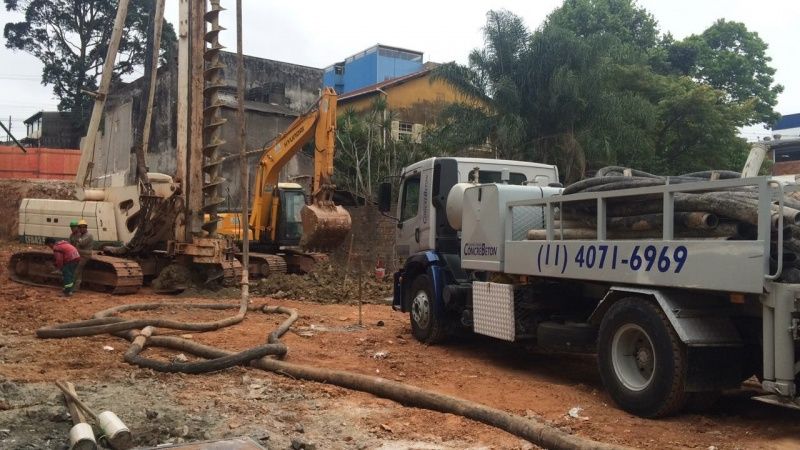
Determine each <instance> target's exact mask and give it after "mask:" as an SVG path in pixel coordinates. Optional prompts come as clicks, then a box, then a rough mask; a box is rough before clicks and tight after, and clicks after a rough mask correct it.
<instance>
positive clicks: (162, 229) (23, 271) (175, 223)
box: [9, 0, 242, 294]
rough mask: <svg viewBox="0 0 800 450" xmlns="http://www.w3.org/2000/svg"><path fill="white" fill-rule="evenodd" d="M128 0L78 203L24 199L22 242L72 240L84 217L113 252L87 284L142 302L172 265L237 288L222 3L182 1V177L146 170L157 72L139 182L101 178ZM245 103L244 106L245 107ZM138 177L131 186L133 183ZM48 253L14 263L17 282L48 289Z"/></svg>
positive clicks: (96, 265) (99, 258)
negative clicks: (151, 281)
mask: <svg viewBox="0 0 800 450" xmlns="http://www.w3.org/2000/svg"><path fill="white" fill-rule="evenodd" d="M164 1H165V0H157V2H156V7H155V14H154V18H153V21H154V22H153V23H154V26H153V27H152V29H153V30H154V32H153V35H154V36H156V37H158V38H156V37H154V38H153V42H154V45H153V46H152V47H153V49H154V51H152V52H151V54H150V55H149V58H148V59H150V62H151V63H152V61H153V58H155V61H157V59H158V53H159V52H158V49H159V47H160V43H159V41H160V27H161V23H162V22H163V10H164ZM128 3H129V0H119V5H118V10H117V16H116V20H115V25H114V30H113V32H112V37H111V41H110V43H109V48H108V54H107V57H106V62H105V66H104V70H103V74H102V78H101V82H100V86H99V88H98V91H97V92H95V93H92V96H93V97H94V99H95V103H94V108H93V111H92V116H91V119H90V122H89V127H88V130H87V134H86V136H85V137H84V139H83V140H82V143H81V151H82V152H81V161H80V165H79V168H78V172H77V175H76V180H75V182H76V200H49V199H23V201H22V203H21V205H20V228H19V235H20V239H21V240H22V241H23V242H26V243H32V244H37V243H42V242H43V241H44V239H45V238H46V237H57V238H58V237H62V238H63V237H66V235H67V234H68V228H67V224H68V223H69V221H70V220H73V219H79V218H83V219H85V220H87V222H88V223H89V229H90V231H91V232H92V233H93V234H94V235H95V238H96V240H97V241H99V242H101V243H105V244H111V243H116V244H117V245H106V246H104V247H103V248H102V250H103V251H102V252H94V253H93V255H92V257H91V259H90V260H89V262H88V263H87V265H86V268H85V269H84V274H83V279H84V285H85V286H87V287H89V288H92V289H98V290H106V291H110V292H112V293H118V294H125V293H133V292H136V291H137V290H138V288H139V287H140V286H141V285H142V283H143V280H144V279H148V278H150V277H154V276H157V275H158V274H159V273H160V272H161V270H162V269H163V268H164V267H166V266H168V265H171V264H179V265H182V266H185V267H189V268H190V270H191V272H193V273H194V274H197V273H201V274H202V275H204V276H205V277H206V279H207V280H214V279H222V280H223V281H227V282H234V280H238V277H239V276H240V274H241V264H240V263H239V262H238V261H237V260H236V259H235V258H234V252H235V249H234V247H233V245H232V241H231V240H230V239H228V238H225V237H223V236H221V235H220V234H219V233H218V232H217V226H218V222H219V221H220V220H221V219H220V216H219V214H218V211H217V208H218V206H219V205H220V204H221V203H222V202H223V196H222V194H221V188H222V186H223V183H225V179H224V178H223V177H222V175H221V173H220V168H221V163H222V161H223V158H222V157H221V156H220V152H219V149H220V146H222V145H223V144H225V142H224V141H223V140H222V138H221V128H222V127H223V126H224V125H225V119H224V118H223V117H222V113H221V108H222V101H221V99H220V95H219V94H220V90H221V89H222V88H223V87H224V86H225V85H224V82H223V70H224V69H225V67H224V66H223V64H222V63H221V62H220V57H219V54H220V51H222V49H223V48H224V47H223V46H222V45H221V44H220V39H219V37H220V33H221V32H222V31H223V30H224V28H223V27H221V26H220V24H219V16H220V13H221V12H222V11H224V8H223V7H222V5H221V4H220V0H210V2H206V1H205V0H180V3H179V14H180V22H179V40H178V102H177V103H178V104H177V116H178V121H177V148H176V161H177V170H176V173H175V175H174V177H173V176H170V175H165V174H159V173H150V172H148V171H147V166H146V156H147V155H146V152H147V141H148V139H147V136H149V129H150V126H151V123H150V120H151V114H149V113H150V112H151V111H152V105H153V97H154V95H153V93H154V90H155V82H154V79H155V77H154V76H153V75H154V72H155V70H154V69H153V68H152V67H157V64H152V67H151V68H150V70H148V64H147V63H146V64H145V66H146V67H145V70H146V73H145V79H146V80H147V79H148V75H149V76H150V79H151V81H150V82H149V88H148V89H145V91H149V92H148V94H149V99H148V102H147V111H148V115H147V119H146V120H145V124H144V129H143V130H142V131H143V132H142V135H143V136H144V138H143V139H142V143H141V145H138V146H136V148H135V150H136V161H137V167H136V171H135V173H136V180H135V182H132V183H131V182H130V181H126V180H125V179H124V178H125V177H117V178H114V177H111V181H110V184H109V185H106V186H103V183H101V182H100V179H101V178H103V179H104V180H106V181H107V180H108V177H107V175H108V174H100V176H98V174H96V173H94V169H95V163H94V159H95V155H96V147H97V135H98V129H99V126H100V123H101V120H102V117H103V111H104V107H105V102H106V98H107V96H108V92H109V86H110V82H111V77H112V71H113V67H114V62H115V59H116V55H117V51H118V48H119V42H120V38H121V35H122V32H123V27H124V23H125V18H126V16H127V9H128ZM238 101H242V99H238ZM128 178H129V177H128ZM50 259H51V254H50V253H49V252H47V251H38V250H31V251H23V252H18V253H15V254H14V255H12V258H11V262H10V270H9V273H10V274H11V277H12V279H15V280H17V281H22V282H29V283H36V284H45V283H51V284H52V283H54V282H56V281H58V279H59V276H58V275H55V274H53V273H51V272H52V271H51V270H50V269H49V268H48V264H49V261H50Z"/></svg>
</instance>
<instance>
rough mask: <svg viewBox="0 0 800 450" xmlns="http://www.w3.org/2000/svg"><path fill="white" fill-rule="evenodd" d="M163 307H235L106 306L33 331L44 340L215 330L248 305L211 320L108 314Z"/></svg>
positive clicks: (217, 305)
mask: <svg viewBox="0 0 800 450" xmlns="http://www.w3.org/2000/svg"><path fill="white" fill-rule="evenodd" d="M165 307H179V308H197V309H211V310H225V309H235V308H237V305H232V304H224V303H211V304H196V305H191V304H190V305H186V304H178V303H139V304H132V305H121V306H116V307H114V308H109V309H106V310H103V311H101V312H99V313H97V314H95V318H93V319H89V320H83V321H78V322H72V323H63V324H57V325H52V326H47V327H42V328H39V329H38V330H36V336H38V337H40V338H44V339H60V338H68V337H78V336H93V335H96V334H104V333H116V332H120V331H126V330H133V329H141V328H144V327H148V326H152V327H157V328H169V329H173V330H183V331H197V332H200V331H214V330H219V329H220V328H224V327H227V326H231V325H235V324H237V323H239V322H241V321H242V320H244V317H245V314H246V312H247V306H246V305H245V306H244V308H242V306H239V312H238V313H237V314H236V315H235V316H231V317H228V318H225V319H222V320H218V321H214V322H197V323H190V322H179V321H176V320H166V319H131V320H125V319H122V318H119V317H110V316H112V315H114V314H118V313H122V312H126V311H152V310H155V309H159V308H165Z"/></svg>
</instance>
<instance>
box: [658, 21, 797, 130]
mask: <svg viewBox="0 0 800 450" xmlns="http://www.w3.org/2000/svg"><path fill="white" fill-rule="evenodd" d="M674 46H675V47H676V48H675V49H674V50H673V51H672V53H671V55H670V57H671V61H672V63H673V65H674V66H675V67H678V68H679V69H681V71H682V72H683V73H684V74H686V75H690V76H692V77H694V78H696V79H698V80H699V81H701V82H703V83H706V84H708V85H709V86H712V87H714V88H716V89H720V90H722V91H724V92H725V93H726V94H727V98H726V100H727V101H728V102H733V103H740V104H741V103H745V102H751V101H752V102H755V108H753V110H752V115H751V116H750V117H749V118H748V119H747V123H746V124H747V125H752V124H756V123H765V124H767V125H771V124H773V123H775V122H776V121H777V120H778V118H779V114H778V113H777V112H775V110H774V109H773V108H774V107H775V105H776V104H777V103H778V94H780V93H781V92H783V86H781V85H780V84H775V83H774V82H775V78H774V75H775V69H774V68H772V67H770V66H769V62H770V61H772V58H770V57H769V56H767V54H766V51H767V48H768V46H767V44H766V43H765V42H764V41H763V40H762V39H761V38H760V37H759V36H758V33H756V32H753V31H749V30H748V29H747V27H746V26H745V25H744V24H743V23H740V22H729V21H726V20H725V19H720V20H718V21H717V22H716V23H714V25H712V26H711V27H709V28H708V29H707V30H705V31H704V32H703V33H702V34H700V35H693V36H689V37H688V38H686V39H685V40H684V41H683V42H679V43H676V44H675V45H674Z"/></svg>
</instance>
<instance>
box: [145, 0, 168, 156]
mask: <svg viewBox="0 0 800 450" xmlns="http://www.w3.org/2000/svg"><path fill="white" fill-rule="evenodd" d="M164 2H165V0H156V13H155V16H156V17H155V19H154V20H155V22H153V59H152V61H151V66H150V93H149V96H148V97H147V115H146V116H145V119H144V130H143V131H142V151H143V152H144V154H145V155H147V150H148V147H149V144H150V124H151V123H152V122H153V102H154V101H155V97H156V78H157V76H158V59H159V50H160V49H161V30H162V28H163V25H164Z"/></svg>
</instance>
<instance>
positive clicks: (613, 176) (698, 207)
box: [528, 166, 800, 282]
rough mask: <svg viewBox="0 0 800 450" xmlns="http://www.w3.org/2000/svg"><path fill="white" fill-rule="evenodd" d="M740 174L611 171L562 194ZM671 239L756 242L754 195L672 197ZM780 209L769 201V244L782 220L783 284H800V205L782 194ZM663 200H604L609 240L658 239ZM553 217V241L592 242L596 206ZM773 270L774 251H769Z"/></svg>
mask: <svg viewBox="0 0 800 450" xmlns="http://www.w3.org/2000/svg"><path fill="white" fill-rule="evenodd" d="M740 176H741V175H740V174H739V173H738V172H731V171H706V172H695V173H690V174H685V175H680V176H676V177H662V176H657V175H653V174H649V173H647V172H642V171H638V170H633V169H629V168H623V167H617V166H610V167H604V168H602V169H600V170H599V171H597V173H596V175H595V176H594V177H591V178H587V179H584V180H581V181H578V182H576V183H574V184H572V185H570V186H567V188H565V189H564V192H563V194H564V195H568V194H576V193H582V192H603V191H610V190H622V189H634V188H640V187H648V186H661V185H665V184H678V183H691V182H700V181H709V180H716V179H729V178H740ZM674 198H675V200H674V210H675V223H674V230H675V232H674V233H675V239H722V240H753V239H756V232H757V224H758V192H756V190H755V188H749V187H743V188H736V189H727V190H720V191H712V192H700V193H680V192H679V193H676V194H675V197H674ZM783 206H784V207H783V209H782V210H781V209H780V208H779V206H778V205H777V202H773V206H772V208H773V215H772V227H773V229H772V232H771V240H772V241H773V248H774V250H777V241H778V235H779V233H778V224H779V223H780V222H781V221H780V220H779V219H780V218H781V217H780V216H781V215H782V218H783V229H782V230H781V231H783V268H784V269H783V272H782V275H781V280H783V281H786V282H800V257H798V255H800V200H798V199H797V198H795V197H793V196H791V195H788V194H787V195H784V198H783ZM662 207H663V205H662V196H661V195H660V194H656V195H637V196H631V197H620V198H608V199H606V217H607V220H606V229H607V238H608V239H623V240H624V239H648V238H653V239H661V237H662V227H663V219H664V217H663V214H662ZM562 208H563V209H561V210H557V211H556V215H555V217H554V222H553V224H554V226H553V229H554V237H555V239H564V240H571V239H596V238H597V202H595V201H593V200H590V201H576V202H568V203H565V204H563V206H562ZM528 239H535V240H543V239H546V230H544V229H533V230H530V231H529V232H528ZM772 253H773V255H772V257H773V261H772V265H773V268H774V267H777V261H774V258H776V255H777V251H773V252H772Z"/></svg>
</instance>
